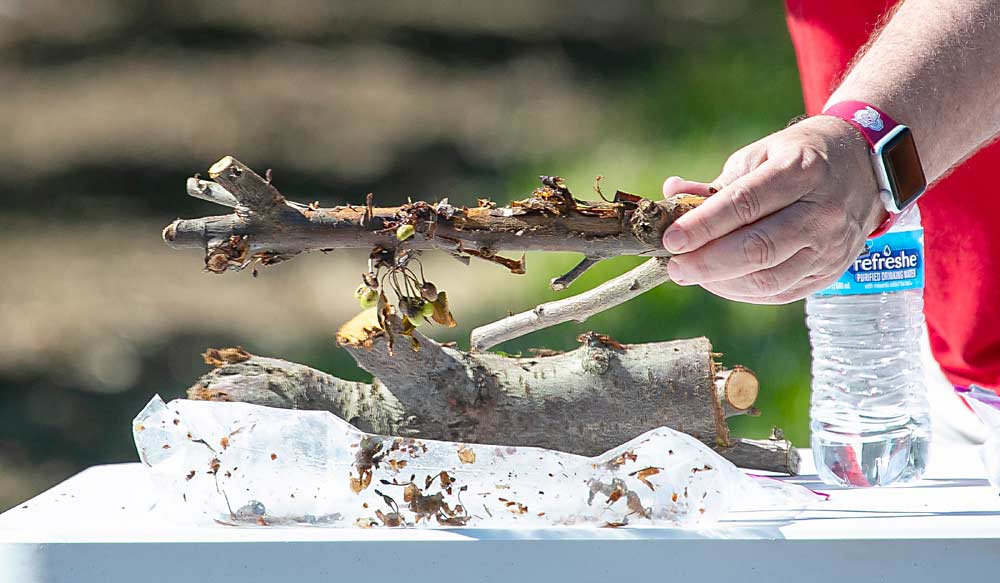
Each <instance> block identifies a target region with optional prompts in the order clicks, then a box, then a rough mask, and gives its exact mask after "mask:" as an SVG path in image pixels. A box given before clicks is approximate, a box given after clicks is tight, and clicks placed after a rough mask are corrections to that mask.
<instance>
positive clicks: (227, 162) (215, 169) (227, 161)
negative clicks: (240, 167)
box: [208, 156, 236, 180]
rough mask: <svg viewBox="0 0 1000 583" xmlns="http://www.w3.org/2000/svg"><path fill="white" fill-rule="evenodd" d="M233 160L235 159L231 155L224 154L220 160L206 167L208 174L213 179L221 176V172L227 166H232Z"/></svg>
mask: <svg viewBox="0 0 1000 583" xmlns="http://www.w3.org/2000/svg"><path fill="white" fill-rule="evenodd" d="M235 162H236V161H235V160H234V159H233V157H232V156H224V157H223V158H222V159H221V160H219V161H218V162H216V163H215V164H212V165H211V166H210V167H209V169H208V175H209V176H211V177H212V179H213V180H214V179H216V178H218V177H219V176H221V175H222V173H223V172H225V171H226V170H227V169H228V168H230V167H231V166H233V164H235Z"/></svg>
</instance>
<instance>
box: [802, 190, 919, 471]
mask: <svg viewBox="0 0 1000 583" xmlns="http://www.w3.org/2000/svg"><path fill="white" fill-rule="evenodd" d="M923 287H924V257H923V229H922V228H921V226H920V211H919V210H918V209H917V207H916V205H914V206H913V207H912V208H911V209H910V210H908V211H906V212H905V213H904V214H903V215H902V216H901V217H900V218H899V220H898V221H897V222H896V224H895V225H894V226H893V228H892V230H890V231H889V232H888V233H886V234H884V235H882V236H881V237H878V238H877V239H874V240H869V241H868V242H867V243H866V249H865V251H864V252H863V253H861V254H860V255H859V256H858V257H857V259H856V260H855V261H854V263H853V264H852V265H851V267H850V268H849V269H848V271H847V272H846V273H844V275H843V276H841V278H840V279H839V280H837V281H836V282H835V283H834V284H832V285H831V286H830V287H828V288H827V289H825V290H823V291H821V292H819V293H817V294H815V295H813V296H811V297H809V298H808V299H807V300H806V323H807V325H808V326H809V340H810V342H811V344H812V408H811V412H810V413H811V421H812V423H811V428H812V451H813V457H814V458H815V460H816V469H817V471H818V472H819V476H820V478H821V479H822V480H823V481H824V482H826V483H828V484H834V485H839V486H848V487H867V486H885V485H888V484H892V483H901V482H909V481H913V480H917V479H919V478H920V476H921V475H922V474H923V472H924V468H925V467H926V465H927V450H928V446H929V444H930V420H929V416H928V404H927V393H926V387H925V385H924V376H923V370H922V368H923V367H922V365H921V360H920V340H921V335H922V334H923V323H924V316H923V307H924V297H923Z"/></svg>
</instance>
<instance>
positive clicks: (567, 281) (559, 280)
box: [549, 257, 600, 291]
mask: <svg viewBox="0 0 1000 583" xmlns="http://www.w3.org/2000/svg"><path fill="white" fill-rule="evenodd" d="M598 261H600V259H597V258H595V257H584V258H583V259H581V260H580V262H579V263H577V264H576V266H575V267H573V269H570V270H569V271H567V272H566V273H564V274H563V275H560V276H559V277H555V278H553V279H552V281H550V282H549V287H550V288H552V291H562V290H564V289H566V288H568V287H569V286H570V285H572V284H573V282H574V281H576V280H577V279H579V278H580V276H581V275H583V274H584V273H585V272H586V271H587V270H588V269H590V268H591V267H593V266H594V265H595V264H596V263H597V262H598Z"/></svg>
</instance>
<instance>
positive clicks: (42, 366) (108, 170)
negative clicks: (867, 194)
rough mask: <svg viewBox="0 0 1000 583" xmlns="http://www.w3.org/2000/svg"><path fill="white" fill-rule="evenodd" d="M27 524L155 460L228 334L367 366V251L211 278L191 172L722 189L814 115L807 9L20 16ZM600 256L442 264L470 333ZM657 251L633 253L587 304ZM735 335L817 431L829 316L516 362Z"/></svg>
mask: <svg viewBox="0 0 1000 583" xmlns="http://www.w3.org/2000/svg"><path fill="white" fill-rule="evenodd" d="M0 84H2V85H0V86H2V87H3V91H0V136H2V140H0V160H2V164H0V169H2V172H0V200H2V202H3V206H2V209H3V210H2V211H0V245H2V248H3V249H4V251H5V253H4V260H3V264H2V271H0V274H2V275H0V510H2V509H6V508H7V507H9V506H12V505H14V504H16V503H18V502H20V501H22V500H24V499H26V498H28V497H30V496H32V495H34V494H35V493H37V492H39V491H41V490H42V489H44V488H47V487H48V486H50V485H52V484H54V483H56V482H58V481H60V480H62V479H64V478H66V477H67V476H69V475H71V474H72V473H74V472H76V471H79V470H80V469H82V468H84V467H87V466H89V465H93V464H99V463H108V462H121V461H133V460H135V459H136V456H135V452H134V449H133V446H132V444H131V436H130V420H131V418H132V417H133V415H134V414H135V413H137V412H138V411H139V409H140V408H141V407H142V406H143V405H144V404H145V402H146V401H147V400H148V399H149V398H150V397H151V396H152V395H153V394H154V393H160V394H161V395H162V396H163V397H164V398H167V399H169V398H175V397H179V396H181V395H182V394H183V391H184V389H185V388H186V387H188V386H189V385H190V384H192V382H193V381H194V380H195V379H196V378H197V377H198V375H200V374H201V373H203V372H205V371H206V370H207V367H206V366H205V365H203V364H202V363H201V358H200V353H201V352H202V351H203V350H204V349H205V348H206V347H208V346H223V345H236V344H240V345H243V346H245V347H246V348H248V349H249V350H251V351H255V352H258V353H262V354H266V355H271V356H280V357H285V358H288V359H290V360H295V361H300V362H305V363H308V364H311V365H313V366H316V367H318V368H321V369H324V370H327V371H331V372H334V373H336V374H339V375H341V376H345V377H349V378H364V374H363V372H362V371H359V370H358V369H357V368H355V367H354V365H353V362H352V361H351V360H350V359H349V358H348V357H347V356H346V354H345V353H344V352H343V351H341V350H339V349H338V348H336V347H335V345H334V342H333V333H334V331H335V330H336V328H337V327H338V326H339V324H340V323H342V322H343V321H345V320H346V319H347V318H348V317H350V316H351V315H352V314H353V312H354V311H355V307H356V304H355V301H354V300H353V298H352V296H351V292H352V290H353V288H354V286H355V285H356V282H357V278H358V274H359V272H360V271H361V269H362V268H363V264H364V257H363V256H362V255H358V254H353V253H345V252H337V253H333V254H331V255H328V256H323V255H316V256H309V257H305V258H299V259H296V260H295V261H293V262H290V263H288V264H285V265H281V266H277V267H274V268H268V269H265V270H264V271H263V272H262V273H261V277H260V278H259V279H256V280H254V279H252V278H251V277H250V275H249V273H241V274H226V275H224V276H214V275H209V274H204V273H202V272H201V256H200V254H199V253H196V252H189V253H184V252H176V251H171V250H169V249H168V248H167V247H166V246H165V245H164V244H163V243H162V242H161V240H160V230H161V229H162V227H163V226H164V225H166V224H167V223H168V222H170V221H171V220H173V219H174V218H176V217H177V216H184V217H193V216H203V215H207V214H221V213H222V212H225V211H223V210H222V209H221V207H213V206H212V205H210V204H208V203H205V202H203V201H198V200H195V199H192V198H189V197H187V196H185V194H184V180H185V178H187V177H188V176H190V175H192V174H193V173H195V172H199V171H200V172H204V171H205V169H206V168H207V167H208V166H209V165H210V164H211V163H212V162H214V161H215V160H217V159H218V158H220V157H221V156H222V155H224V154H233V155H235V156H237V157H239V158H240V159H242V160H243V161H244V162H246V163H248V164H250V165H251V166H252V167H254V168H256V169H258V170H259V171H263V170H264V169H266V168H273V169H274V181H275V184H276V185H277V186H278V187H279V188H280V189H281V190H282V191H283V192H284V193H285V194H286V195H287V196H288V197H289V198H291V199H294V200H299V201H312V200H319V201H321V202H322V203H323V204H324V205H334V204H338V203H344V202H358V201H361V200H363V197H364V194H365V193H367V192H374V193H375V194H376V197H377V200H378V201H379V202H380V203H383V204H390V203H393V204H398V203H399V202H401V201H403V200H404V199H405V197H406V196H412V197H414V198H422V199H432V200H433V199H436V198H440V197H444V196H448V197H450V199H451V201H452V202H458V203H471V202H473V201H474V200H475V198H477V197H492V198H493V199H494V200H498V201H507V200H510V199H513V198H518V197H522V196H523V195H525V194H526V193H527V192H529V191H530V190H531V189H532V188H534V186H535V184H536V180H537V176H538V175H540V174H558V175H561V176H564V177H565V178H566V179H567V182H568V184H569V186H570V187H571V188H572V189H574V191H575V192H576V194H577V195H578V196H587V197H589V196H592V195H591V185H592V183H593V178H594V176H595V175H597V174H603V175H605V177H606V179H605V182H604V185H605V187H606V189H608V190H611V191H613V190H614V189H616V188H620V189H623V190H627V191H630V192H636V193H641V194H644V195H646V196H651V197H656V196H659V191H660V185H661V184H662V181H663V179H664V178H665V177H667V176H669V175H673V174H678V175H681V176H685V177H688V178H692V179H699V180H710V179H713V178H714V177H715V176H716V174H717V172H718V170H719V169H720V168H721V166H722V163H723V162H724V161H725V159H726V157H727V156H728V155H729V154H730V153H731V152H732V151H734V150H735V149H737V148H739V147H740V146H742V145H744V144H746V143H748V142H750V141H753V140H754V139H756V138H758V137H761V136H763V135H765V134H767V133H769V132H772V131H774V130H776V129H778V128H780V127H783V126H784V125H785V123H786V121H787V120H788V119H789V118H791V117H793V116H795V115H797V114H799V113H800V112H801V110H802V103H801V98H800V95H799V89H798V79H797V74H796V72H795V60H794V55H793V53H792V49H791V45H790V42H789V40H788V36H787V32H786V30H785V28H784V20H783V14H782V6H781V2H780V1H779V0H674V1H670V0H663V1H653V0H647V1H635V2H607V1H605V0H576V1H569V2H540V1H534V0H506V1H505V2H501V3H493V2H489V3H487V2H463V1H462V0H439V1H430V2H427V1H424V2H421V1H399V2H397V1H388V0H386V1H379V0H369V1H367V2H327V1H320V0H288V1H284V2H271V1H268V0H242V1H236V0H228V1H227V0H222V1H214V2H204V1H202V0H198V1H195V0H174V1H168V0H146V1H126V0H91V1H90V2H86V3H75V2H61V1H58V0H37V1H35V2H12V3H11V2H8V3H0ZM576 259H577V258H575V257H573V256H553V255H547V256H541V255H533V256H529V257H528V275H526V276H512V275H509V274H507V273H505V272H504V270H502V269H501V268H500V267H498V266H495V265H492V264H485V265H484V264H475V263H474V264H473V265H472V266H471V267H469V268H464V267H462V266H461V265H459V264H458V263H457V262H455V261H453V260H451V259H449V258H444V259H431V258H429V271H430V273H429V277H431V278H432V279H434V281H435V282H436V283H438V285H439V287H442V288H444V289H447V290H448V291H449V295H450V296H452V299H453V303H454V304H455V315H456V317H457V319H458V320H459V323H460V327H459V328H457V329H454V330H449V331H446V332H445V331H441V330H437V331H436V332H435V335H436V336H437V337H439V338H442V339H449V340H457V341H458V342H459V343H460V344H463V343H464V344H466V345H467V339H468V333H469V330H470V329H471V328H472V327H473V326H475V325H477V324H482V323H485V322H487V321H489V320H492V319H495V318H498V317H501V316H503V315H505V314H506V313H507V310H515V311H518V310H522V309H525V308H528V307H530V306H532V305H534V304H536V303H538V302H541V301H545V300H550V299H553V298H554V297H556V296H557V294H554V293H552V292H551V291H549V290H548V288H547V285H546V283H547V281H548V279H549V278H550V277H552V276H554V275H556V274H559V273H561V272H562V270H565V269H566V268H568V267H569V266H570V265H572V264H573V263H574V261H576ZM634 264H636V260H635V259H631V258H622V259H618V260H613V261H607V262H605V263H603V264H601V265H600V266H599V267H598V268H596V269H594V270H592V271H591V272H590V273H588V274H587V275H586V276H585V277H584V278H583V279H582V280H581V281H580V282H579V283H577V284H576V285H575V286H574V288H573V291H580V290H583V289H585V288H586V287H588V286H592V285H595V284H597V283H599V282H600V281H602V280H604V279H607V278H608V277H610V276H612V275H616V274H618V273H621V272H623V271H624V270H626V269H628V268H629V267H631V266H632V265H634ZM589 329H593V330H598V331H601V332H605V333H608V334H610V335H612V336H614V337H615V338H617V339H619V340H621V341H624V342H642V341H654V340H666V339H672V338H684V337H691V336H698V335H706V336H708V337H709V338H710V339H711V340H712V341H713V343H714V346H715V348H716V349H717V350H718V351H719V352H722V353H723V354H724V357H723V361H724V362H725V363H726V364H730V365H731V364H735V363H741V364H744V365H747V366H749V367H751V368H753V369H754V370H756V371H757V372H758V374H759V377H760V379H761V382H762V390H763V394H762V398H761V399H760V401H759V406H760V408H761V409H762V410H763V415H762V416H761V417H759V418H756V419H751V418H736V419H733V420H732V425H733V427H734V431H735V432H736V434H738V435H745V436H763V435H765V434H766V433H767V432H768V430H769V429H770V427H771V426H772V425H779V426H781V427H783V428H784V429H785V430H786V435H788V436H789V437H790V438H791V439H792V440H793V441H794V442H795V443H796V444H799V445H805V444H806V443H807V441H808V424H807V404H808V355H809V352H808V344H807V337H806V333H805V328H804V325H803V316H802V306H801V304H794V305H790V306H783V307H758V306H748V305H738V304H734V303H729V302H726V301H723V300H720V299H718V298H715V297H713V296H710V295H709V294H708V293H707V292H704V291H702V290H701V289H700V288H695V289H689V288H679V287H676V286H672V285H667V286H663V287H661V288H660V289H657V290H655V291H654V292H651V293H649V294H647V295H645V296H642V297H641V298H639V299H637V300H634V301H632V302H630V303H628V304H626V305H623V306H620V307H618V308H616V309H613V310H610V311H608V312H606V313H604V314H602V315H600V316H599V317H595V318H593V319H592V320H590V321H589V322H587V323H585V324H583V325H564V326H559V327H556V328H553V329H550V330H547V331H543V332H540V333H537V334H535V335H532V336H529V337H525V338H523V339H520V340H518V341H516V342H511V343H509V344H508V345H505V346H501V347H500V348H501V349H503V350H505V351H507V352H518V351H520V350H524V349H526V348H528V347H549V348H558V349H565V348H571V347H572V346H573V345H574V344H575V340H574V339H575V338H576V336H577V334H578V333H579V332H581V331H584V330H589Z"/></svg>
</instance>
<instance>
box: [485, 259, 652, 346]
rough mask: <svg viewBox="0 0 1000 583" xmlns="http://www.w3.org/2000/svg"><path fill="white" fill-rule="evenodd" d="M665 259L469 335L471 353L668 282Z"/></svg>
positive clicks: (577, 317) (599, 309)
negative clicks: (470, 337) (470, 336)
mask: <svg viewBox="0 0 1000 583" xmlns="http://www.w3.org/2000/svg"><path fill="white" fill-rule="evenodd" d="M667 261H668V259H667V258H665V257H654V258H652V259H650V260H648V261H646V262H645V263H643V264H641V265H639V266H638V267H636V268H635V269H632V270H631V271H628V272H626V273H624V274H622V275H619V276H618V277H616V278H614V279H611V280H608V281H606V282H604V283H602V284H601V285H599V286H597V287H595V288H593V289H591V290H589V291H585V292H583V293H581V294H577V295H575V296H572V297H569V298H565V299H562V300H556V301H554V302H548V303H545V304H540V305H538V306H535V308H534V309H531V310H528V311H526V312H521V313H520V314H514V315H513V316H509V317H507V318H504V319H502V320H498V321H496V322H493V323H491V324H486V325H485V326H480V327H479V328H476V329H475V330H473V331H472V349H473V350H487V349H489V348H492V347H494V346H496V345H497V344H500V343H502V342H506V341H508V340H513V339H514V338H519V337H521V336H524V335H525V334H530V333H531V332H535V331H538V330H542V329H544V328H548V327H549V326H555V325H556V324H561V323H563V322H569V321H570V320H576V321H577V322H583V321H585V320H586V319H587V318H589V317H591V316H593V315H594V314H598V313H600V312H603V311H605V310H608V309H611V308H613V307H615V306H617V305H618V304H622V303H624V302H627V301H628V300H630V299H632V298H634V297H636V296H638V295H641V294H643V293H645V292H647V291H649V290H651V289H653V288H654V287H656V286H658V285H660V284H662V283H665V282H667V281H670V276H669V275H668V274H667Z"/></svg>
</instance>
